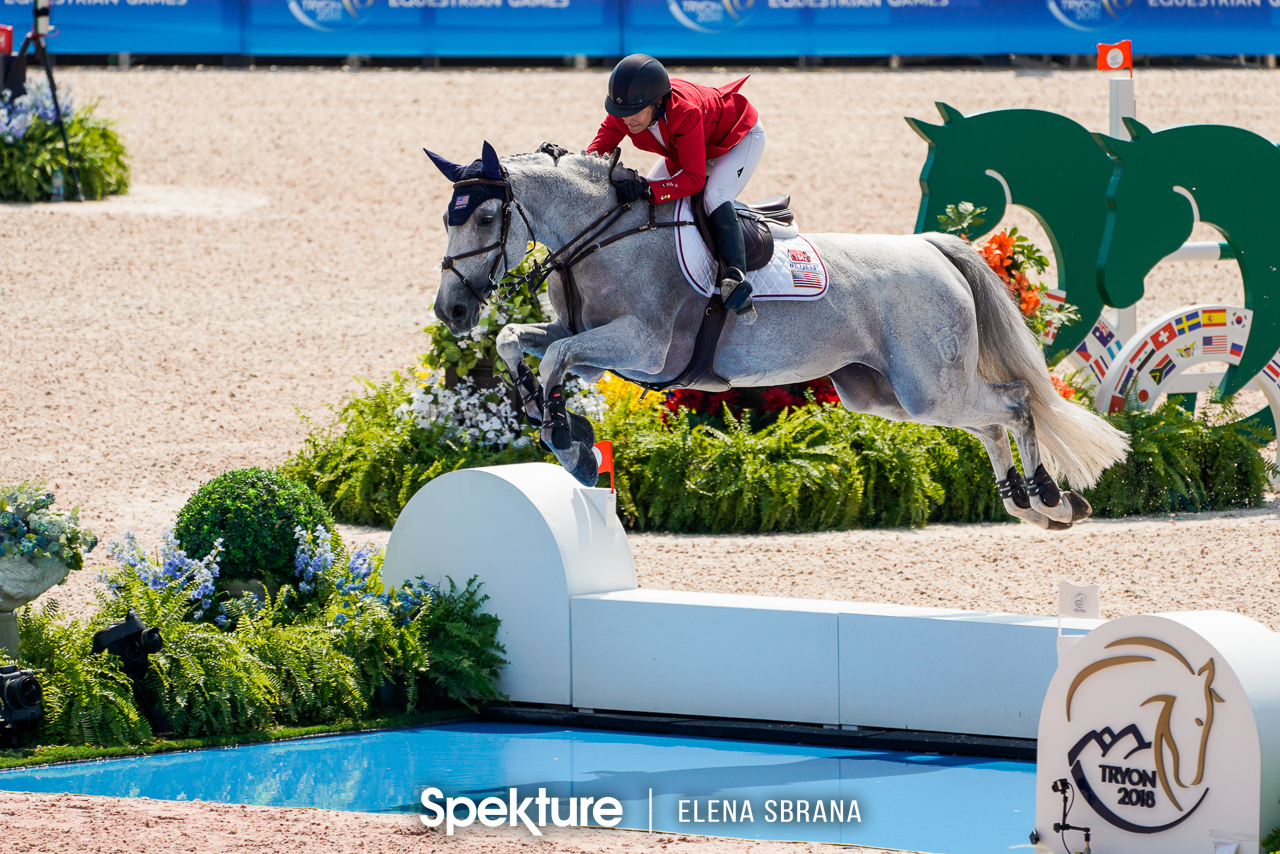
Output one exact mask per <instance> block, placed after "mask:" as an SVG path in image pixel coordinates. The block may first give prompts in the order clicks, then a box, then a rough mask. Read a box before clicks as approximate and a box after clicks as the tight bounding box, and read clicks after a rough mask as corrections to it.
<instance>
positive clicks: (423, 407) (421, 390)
mask: <svg viewBox="0 0 1280 854" xmlns="http://www.w3.org/2000/svg"><path fill="white" fill-rule="evenodd" d="M546 257H547V247H546V246H543V245H542V244H541V243H533V242H530V243H529V244H528V252H526V254H525V256H524V258H523V259H521V261H520V263H519V264H517V265H516V266H515V267H513V268H512V269H511V270H510V271H508V273H507V275H506V276H505V277H504V278H503V280H502V282H503V283H505V284H509V283H511V282H512V281H514V280H515V279H516V278H517V277H519V276H523V275H526V274H528V273H529V272H531V271H532V270H533V269H534V265H535V264H537V263H538V262H541V261H543V260H545V259H546ZM554 317H555V311H554V310H553V309H552V307H551V301H550V299H549V298H548V297H547V295H546V293H545V292H541V293H539V294H538V296H537V298H534V297H531V296H530V295H529V294H528V293H527V292H520V291H517V292H515V293H513V294H511V295H510V296H508V297H507V298H506V299H505V300H502V301H499V300H492V301H490V302H489V303H488V304H487V305H486V306H485V307H484V310H483V311H482V312H481V315H480V319H479V320H478V321H477V322H476V325H475V328H473V329H472V330H471V331H470V332H469V333H468V334H467V335H464V336H461V337H459V336H456V335H454V334H453V333H452V332H450V331H449V329H448V327H446V326H445V325H444V324H442V323H432V324H429V325H428V326H426V327H425V328H424V329H423V332H425V333H426V334H427V336H428V338H430V339H431V346H430V349H429V350H428V351H427V352H426V353H424V354H422V355H421V356H419V357H418V364H417V365H416V366H415V367H414V376H415V378H416V380H417V382H416V383H415V384H414V387H413V390H412V392H411V394H410V400H409V402H408V403H406V404H404V405H403V406H402V407H401V408H400V413H401V415H402V416H403V417H405V418H409V419H411V420H412V421H413V422H414V424H416V425H417V426H418V427H421V428H424V429H425V428H427V427H429V426H430V425H432V424H436V423H445V424H448V425H450V427H451V428H452V429H453V431H454V432H455V434H456V435H458V436H460V437H461V438H463V439H465V440H467V441H469V442H471V443H474V444H479V445H484V446H486V447H491V448H509V447H519V446H521V445H525V444H528V443H529V442H531V441H532V437H531V436H529V435H527V434H526V433H525V431H524V417H523V413H522V412H521V411H519V409H518V406H519V400H518V398H517V397H515V396H514V395H513V394H512V393H511V392H510V391H509V389H508V388H507V386H509V385H510V383H511V378H510V377H509V376H507V367H506V364H505V363H504V362H503V361H502V359H501V358H500V357H499V356H498V342H497V339H498V332H499V331H501V329H502V327H504V326H506V325H507V324H509V323H543V322H546V321H548V320H551V319H553V318H554ZM535 368H536V365H535ZM565 398H566V403H567V405H568V407H569V409H570V410H572V411H574V412H577V413H579V414H582V415H586V416H588V417H592V416H594V415H598V414H599V413H601V412H603V410H604V407H605V402H604V398H603V397H602V396H601V395H600V394H598V393H597V392H596V391H595V390H594V389H592V388H591V387H590V386H589V385H587V384H586V383H585V382H583V381H582V380H581V379H579V378H577V377H568V378H566V381H565Z"/></svg>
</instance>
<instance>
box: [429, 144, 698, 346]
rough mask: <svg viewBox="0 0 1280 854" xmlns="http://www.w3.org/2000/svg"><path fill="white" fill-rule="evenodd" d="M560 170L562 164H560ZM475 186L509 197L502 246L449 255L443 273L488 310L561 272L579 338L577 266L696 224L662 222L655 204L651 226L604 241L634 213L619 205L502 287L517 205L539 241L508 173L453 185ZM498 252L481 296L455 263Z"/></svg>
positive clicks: (613, 159) (570, 325) (651, 208)
mask: <svg viewBox="0 0 1280 854" xmlns="http://www.w3.org/2000/svg"><path fill="white" fill-rule="evenodd" d="M620 155H621V151H619V150H618V149H616V148H615V149H614V151H613V156H612V157H611V158H610V159H609V183H610V184H613V183H614V180H613V169H614V167H615V166H617V164H618V157H619V156H620ZM556 165H559V163H557V164H556ZM472 184H488V185H491V186H498V187H501V188H502V190H503V196H504V198H503V202H502V233H501V234H500V235H499V237H498V240H497V241H496V242H494V243H490V244H489V245H488V246H482V247H480V248H479V249H473V250H471V251H470V252H464V253H462V254H461V255H446V256H445V257H444V260H443V261H441V262H440V269H441V270H451V271H452V272H453V274H454V275H455V276H457V277H458V278H459V279H461V280H462V283H463V284H464V285H465V286H466V287H467V289H468V290H469V291H471V293H472V294H474V295H475V297H476V299H478V300H479V301H480V303H481V304H482V305H483V304H484V303H485V302H487V301H488V300H489V299H490V297H492V296H493V295H494V294H495V293H496V294H498V295H499V296H500V297H504V298H505V297H509V296H511V295H512V294H514V293H515V292H516V291H518V290H520V289H521V288H524V289H525V291H526V292H527V293H528V294H529V296H530V297H533V296H535V295H536V294H537V293H538V292H539V291H540V290H541V289H542V287H543V285H544V284H545V283H546V280H547V278H548V277H549V276H550V275H551V274H552V273H560V274H561V276H562V277H563V279H564V283H565V298H566V302H568V309H569V311H568V317H567V318H565V321H566V325H567V326H568V329H569V332H570V334H574V335H576V334H577V332H578V330H577V324H576V323H575V322H574V316H575V314H576V312H577V304H578V303H579V302H580V300H579V299H578V293H577V283H576V282H575V281H574V278H573V268H574V267H575V266H577V265H578V264H579V263H581V262H582V261H583V260H584V259H586V258H588V257H589V256H591V255H594V254H595V253H596V252H599V251H600V250H601V249H603V248H604V247H606V246H608V245H609V244H611V243H616V242H617V241H619V240H622V239H623V238H625V237H631V236H632V235H635V234H642V233H644V232H646V231H653V230H656V229H659V228H676V227H677V226H681V225H694V224H695V223H693V222H685V221H683V220H672V221H671V222H658V221H657V211H656V210H655V207H654V205H652V204H650V205H649V218H648V220H647V221H646V222H644V223H642V224H641V225H638V226H636V227H635V228H629V229H627V230H626V231H620V232H618V233H617V234H613V235H609V236H608V237H605V238H604V239H600V238H601V236H602V235H603V234H604V233H605V232H606V231H608V230H609V229H610V228H612V227H613V225H614V223H616V222H617V221H618V220H619V219H620V218H621V217H622V215H623V214H625V213H627V212H628V211H630V210H631V203H630V202H625V203H619V204H617V205H614V206H613V207H612V208H611V209H610V210H608V211H606V212H605V213H604V214H602V215H600V216H599V217H597V218H596V219H595V220H594V221H593V222H592V223H591V224H590V225H588V226H587V227H586V228H584V229H582V230H581V231H579V232H578V233H577V234H576V235H574V236H573V237H571V238H569V240H568V241H566V242H565V244H564V245H563V246H561V247H560V248H559V249H557V250H555V251H554V252H551V253H549V254H548V255H547V257H546V258H544V259H542V260H541V261H535V262H534V264H533V267H532V269H530V270H529V271H528V272H526V273H524V274H522V275H520V276H515V277H513V278H511V279H510V280H508V281H506V282H499V281H497V280H496V279H495V274H496V273H497V272H498V265H499V264H500V263H502V264H504V269H506V270H509V269H510V264H507V263H506V261H507V236H508V234H509V231H510V228H511V208H512V206H513V205H514V206H515V208H516V211H517V212H518V213H519V214H520V218H521V219H522V220H523V221H524V225H525V228H526V229H527V230H528V232H529V239H530V240H531V241H537V239H538V238H537V236H536V235H535V234H534V231H533V225H532V224H531V223H530V222H529V217H528V216H527V215H526V214H525V212H524V207H523V205H521V204H520V202H519V200H517V199H516V198H515V193H514V191H513V190H512V188H511V182H510V180H509V179H508V177H507V171H506V169H503V170H502V178H501V179H492V178H471V179H468V180H465V181H458V182H457V183H455V184H454V185H453V186H454V188H455V189H456V188H458V187H465V186H469V185H472ZM575 245H576V248H575ZM495 248H500V249H501V251H500V252H499V253H498V254H497V255H495V256H494V259H493V263H492V264H491V265H490V266H489V278H488V283H487V285H488V287H487V288H486V291H487V293H486V294H481V293H480V292H479V291H478V290H476V288H475V286H474V285H472V284H471V281H470V280H469V279H468V278H467V277H466V276H464V275H462V274H461V273H460V272H458V269H457V267H456V266H455V265H454V262H455V261H458V260H460V259H462V258H471V257H474V256H476V255H480V254H482V253H485V252H491V251H493V250H494V249H495Z"/></svg>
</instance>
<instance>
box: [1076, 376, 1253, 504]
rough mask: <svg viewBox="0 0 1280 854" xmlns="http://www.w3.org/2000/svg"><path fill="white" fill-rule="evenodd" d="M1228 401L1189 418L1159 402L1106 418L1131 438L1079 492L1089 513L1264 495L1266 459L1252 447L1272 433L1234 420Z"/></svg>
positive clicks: (1244, 501)
mask: <svg viewBox="0 0 1280 854" xmlns="http://www.w3.org/2000/svg"><path fill="white" fill-rule="evenodd" d="M1239 419H1240V415H1239V413H1238V412H1237V411H1236V409H1235V407H1234V405H1233V403H1232V402H1231V401H1225V402H1224V403H1223V404H1222V405H1220V406H1218V407H1216V408H1214V409H1212V410H1209V411H1207V412H1206V413H1205V414H1204V415H1202V416H1201V417H1196V416H1193V415H1191V414H1190V413H1188V412H1186V411H1185V410H1183V409H1181V408H1180V407H1178V406H1177V405H1176V404H1174V403H1171V402H1166V403H1165V404H1164V405H1163V406H1161V407H1160V408H1159V409H1157V410H1156V411H1154V412H1147V411H1145V410H1142V409H1130V410H1127V411H1125V412H1123V413H1121V414H1118V415H1114V416H1111V417H1110V419H1109V420H1110V421H1111V423H1112V424H1114V425H1115V426H1116V427H1119V428H1120V429H1121V430H1124V431H1125V432H1126V433H1128V434H1129V435H1130V437H1131V443H1130V448H1129V456H1128V458H1127V459H1126V460H1125V461H1124V462H1122V463H1120V464H1118V465H1115V466H1112V467H1111V468H1109V469H1107V470H1106V471H1105V472H1103V474H1102V477H1101V479H1100V480H1099V481H1098V483H1097V485H1096V486H1095V487H1094V488H1093V489H1090V490H1087V491H1086V492H1085V497H1086V498H1088V499H1089V501H1090V503H1092V504H1093V511H1094V515H1097V516H1127V515H1130V514H1134V513H1168V512H1173V511H1185V510H1193V511H1204V510H1226V509H1229V508H1232V507H1257V506H1259V505H1260V504H1262V502H1263V501H1264V500H1265V499H1266V495H1267V491H1268V474H1270V473H1272V471H1273V465H1272V464H1270V463H1268V462H1267V461H1266V460H1265V459H1263V457H1262V455H1261V454H1260V453H1258V451H1259V449H1260V448H1261V447H1262V446H1264V445H1265V444H1267V443H1268V442H1270V441H1271V440H1272V439H1273V438H1274V434H1272V433H1271V432H1270V431H1265V430H1261V429H1256V428H1250V427H1248V426H1245V425H1241V424H1239V423H1237V422H1238V421H1239Z"/></svg>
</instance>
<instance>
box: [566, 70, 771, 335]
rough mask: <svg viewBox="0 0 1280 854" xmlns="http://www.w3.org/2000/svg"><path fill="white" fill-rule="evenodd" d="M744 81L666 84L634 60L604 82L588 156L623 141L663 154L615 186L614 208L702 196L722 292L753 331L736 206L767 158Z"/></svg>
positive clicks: (658, 73)
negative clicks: (723, 266) (645, 171)
mask: <svg viewBox="0 0 1280 854" xmlns="http://www.w3.org/2000/svg"><path fill="white" fill-rule="evenodd" d="M746 80H747V78H746V77H743V78H742V79H741V80H735V81H734V82H732V83H730V84H729V85H727V86H722V87H720V88H718V89H716V88H712V87H710V86H700V85H698V84H697V83H690V82H689V81H687V80H681V79H679V78H675V79H671V78H669V77H668V76H667V70H666V69H665V68H663V67H662V63H661V62H659V61H658V60H656V59H654V58H653V57H652V56H646V55H645V54H643V53H636V54H632V55H631V56H628V57H626V58H624V59H623V60H622V61H621V62H619V63H618V65H617V66H616V67H615V68H614V69H613V73H612V74H610V75H609V95H608V97H607V98H605V102H604V108H605V111H606V112H608V113H609V115H608V117H607V118H606V119H605V120H604V123H603V124H601V125H600V131H599V133H597V134H596V138H595V139H594V140H592V142H591V145H590V146H589V147H588V148H587V153H588V154H608V153H609V152H612V151H613V149H614V148H615V147H616V146H617V145H618V143H619V142H621V141H622V137H623V136H624V135H625V136H627V137H630V139H631V142H632V144H634V145H635V147H636V148H638V149H640V150H641V151H650V152H653V153H656V154H661V155H663V157H664V159H663V160H659V161H658V162H657V164H656V165H655V166H654V167H653V168H652V169H651V170H649V176H648V178H647V179H646V178H640V177H637V178H635V179H634V180H623V181H621V182H619V183H618V188H617V189H618V201H619V202H631V201H634V200H636V199H639V198H645V199H649V200H650V201H652V202H653V203H654V204H661V203H662V202H669V201H672V200H674V199H682V198H684V197H686V196H692V195H693V194H694V193H696V192H698V191H699V190H703V203H704V205H705V207H706V211H707V214H708V215H709V216H710V217H711V229H712V233H713V235H714V237H715V241H716V244H717V245H718V246H719V248H720V253H721V255H723V256H724V258H725V261H726V263H727V264H728V267H729V269H728V270H727V271H726V273H725V277H724V278H723V279H722V280H721V281H720V293H721V295H722V296H723V298H724V302H725V306H726V307H727V308H730V309H732V310H733V311H734V312H735V313H736V314H737V315H738V317H739V319H740V322H742V323H745V324H750V323H754V322H755V319H756V312H755V308H754V307H753V306H752V304H751V285H750V283H749V282H747V280H746V278H745V274H744V272H743V271H744V270H745V269H746V266H747V250H746V246H745V244H744V243H743V240H742V231H741V227H740V226H739V225H738V215H737V212H736V211H735V210H734V205H733V200H734V199H736V198H737V197H738V193H740V192H742V188H743V187H745V186H746V185H747V181H748V180H750V179H751V174H752V173H753V172H755V169H756V166H757V165H758V164H759V163H760V157H761V155H762V154H764V127H763V126H762V125H761V124H760V121H759V116H758V114H757V112H756V108H755V107H753V106H751V104H750V103H749V102H748V101H747V99H746V98H745V97H744V96H743V95H740V94H739V93H738V89H739V88H741V87H742V84H743V83H745V82H746Z"/></svg>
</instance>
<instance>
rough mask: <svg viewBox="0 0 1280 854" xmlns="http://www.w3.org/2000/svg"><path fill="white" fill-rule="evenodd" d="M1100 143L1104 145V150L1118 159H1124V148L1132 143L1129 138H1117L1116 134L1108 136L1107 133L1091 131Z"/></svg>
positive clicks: (1095, 139)
mask: <svg viewBox="0 0 1280 854" xmlns="http://www.w3.org/2000/svg"><path fill="white" fill-rule="evenodd" d="M1089 136H1091V137H1093V139H1094V141H1095V142H1097V143H1098V145H1101V146H1102V150H1103V151H1105V152H1106V153H1107V154H1109V155H1111V156H1112V157H1114V158H1116V159H1117V160H1123V159H1124V149H1125V147H1126V146H1129V145H1132V144H1133V143H1131V142H1129V140H1127V139H1116V138H1115V137H1114V136H1107V135H1106V134H1105V133H1091V134H1089Z"/></svg>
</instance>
